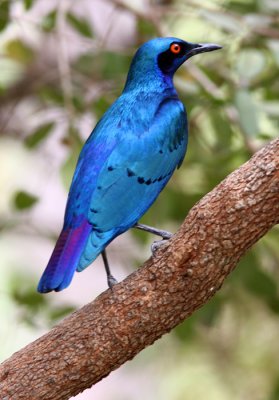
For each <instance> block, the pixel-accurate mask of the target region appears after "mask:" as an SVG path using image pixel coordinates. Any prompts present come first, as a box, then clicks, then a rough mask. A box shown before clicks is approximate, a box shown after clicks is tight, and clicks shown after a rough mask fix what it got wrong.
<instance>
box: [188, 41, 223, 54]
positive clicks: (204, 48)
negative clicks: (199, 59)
mask: <svg viewBox="0 0 279 400" xmlns="http://www.w3.org/2000/svg"><path fill="white" fill-rule="evenodd" d="M191 47H192V48H191V50H190V51H189V52H188V54H187V58H190V57H192V56H195V55H196V54H200V53H207V52H208V51H214V50H219V49H222V46H219V45H218V44H214V43H191Z"/></svg>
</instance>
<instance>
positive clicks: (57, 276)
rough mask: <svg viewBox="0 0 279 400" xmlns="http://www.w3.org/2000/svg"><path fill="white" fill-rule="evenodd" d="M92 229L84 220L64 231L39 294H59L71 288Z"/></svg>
mask: <svg viewBox="0 0 279 400" xmlns="http://www.w3.org/2000/svg"><path fill="white" fill-rule="evenodd" d="M91 229H92V226H91V225H90V224H89V223H88V222H87V221H86V220H83V222H82V223H81V224H80V225H79V226H77V227H75V228H66V229H63V230H62V232H61V234H60V236H59V238H58V241H57V243H56V246H55V248H54V250H53V253H52V255H51V257H50V260H49V262H48V265H47V267H46V269H45V271H44V273H43V275H42V277H41V279H40V282H39V285H38V292H40V293H47V292H51V291H52V290H55V291H56V292H59V291H60V290H63V289H65V288H66V287H67V286H69V284H70V282H71V280H72V278H73V275H74V272H75V270H76V267H77V265H78V263H79V259H80V256H81V254H82V252H83V249H84V246H85V244H86V242H87V239H88V236H89V235H90V232H91Z"/></svg>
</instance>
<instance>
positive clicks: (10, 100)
mask: <svg viewBox="0 0 279 400" xmlns="http://www.w3.org/2000/svg"><path fill="white" fill-rule="evenodd" d="M15 3H16V4H17V5H19V4H22V5H23V6H24V7H25V10H26V13H27V14H24V15H26V16H27V17H28V12H32V10H33V8H34V7H36V6H37V5H38V3H39V1H38V0H37V1H35V0H24V1H23V2H20V1H17V2H15ZM110 3H113V4H114V12H115V13H116V14H117V13H120V14H121V13H122V12H124V13H126V14H127V13H128V14H129V15H130V16H131V18H132V19H133V21H134V22H135V32H134V33H133V36H132V38H133V39H132V40H130V43H133V45H129V44H127V43H128V42H129V41H127V42H125V43H126V44H125V43H124V44H123V43H119V48H116V47H117V46H115V45H109V43H110V39H111V38H110V29H112V28H113V26H106V30H105V33H106V34H105V35H104V37H102V38H100V37H98V34H97V33H96V27H95V26H94V23H93V22H92V20H91V19H90V18H89V16H87V15H86V12H85V13H82V12H81V10H80V9H78V8H76V7H72V6H71V5H70V4H69V6H68V8H67V9H66V10H64V9H61V7H59V6H58V5H57V6H55V7H53V9H48V10H47V12H46V13H41V14H40V17H38V18H37V19H36V23H34V24H33V25H32V18H31V25H32V29H33V30H34V32H35V33H36V35H37V38H38V40H37V42H36V43H35V44H34V42H32V41H30V40H25V36H24V34H22V35H21V34H19V33H18V30H15V34H14V35H6V36H4V37H3V40H2V41H1V43H2V44H1V49H2V54H3V56H2V60H0V66H1V65H2V68H3V70H5V69H4V68H7V65H8V66H9V74H8V75H7V76H6V75H5V74H4V77H3V78H1V79H0V93H1V96H0V104H1V113H0V135H1V136H0V138H1V137H9V138H13V139H14V140H16V141H18V142H21V143H22V144H23V145H24V146H25V147H27V148H28V149H29V151H30V152H38V151H40V150H41V149H42V148H44V146H47V145H48V142H49V141H50V140H52V143H53V138H52V136H53V135H54V133H55V130H56V129H57V123H58V121H57V118H56V117H55V116H53V113H52V111H53V110H56V114H54V115H60V116H61V115H62V116H63V122H64V125H63V134H62V139H61V136H60V138H59V139H57V142H56V145H57V146H60V145H61V143H62V145H63V146H64V147H63V148H64V151H65V152H66V157H65V159H64V161H63V163H62V164H61V166H60V175H61V184H62V185H65V188H66V189H68V187H69V184H70V180H71V176H72V174H73V170H74V166H75V163H76V160H77V157H78V154H79V151H80V148H81V145H82V143H83V142H84V140H85V137H86V135H89V133H90V132H89V131H88V132H84V131H82V129H81V128H80V127H81V124H80V122H81V121H82V120H83V119H84V118H85V116H88V115H90V116H91V117H92V119H93V120H98V119H99V118H100V117H101V116H102V114H103V113H104V111H105V110H106V109H107V107H109V105H110V104H111V103H112V102H113V101H114V100H115V99H116V98H117V97H118V96H119V94H120V93H121V90H122V88H123V85H124V82H125V78H126V75H127V71H128V68H129V64H130V62H131V59H132V56H133V54H134V52H135V49H136V48H137V47H138V46H139V45H140V44H141V43H142V42H144V41H145V40H148V39H150V38H152V37H154V36H160V35H164V36H179V37H182V38H185V39H186V40H189V41H201V42H202V41H204V42H205V41H206V42H209V41H211V42H214V41H215V42H217V43H219V44H221V45H223V50H222V51H219V52H216V53H212V54H210V55H203V56H200V57H195V59H192V60H191V61H190V62H189V63H186V65H185V66H183V67H182V68H181V69H180V71H179V72H178V73H177V76H176V78H175V83H176V87H177V90H178V92H179V95H180V98H181V99H182V101H183V102H184V104H185V105H186V107H187V112H188V117H189V131H190V136H189V147H188V153H187V156H186V159H185V161H184V163H183V165H182V167H181V169H180V171H179V172H177V173H176V174H175V175H174V177H173V178H172V180H171V182H170V184H169V185H168V187H167V189H166V190H165V191H164V192H163V193H162V195H161V196H160V198H159V199H158V201H157V202H156V204H155V205H154V206H153V207H152V208H151V210H150V211H149V212H148V213H147V214H146V215H145V216H144V218H143V220H142V222H144V223H147V224H151V225H155V226H158V227H164V228H168V229H170V230H175V229H176V228H177V227H178V226H179V224H180V223H181V221H182V220H183V218H184V217H185V215H186V214H187V212H188V211H189V210H190V208H191V207H192V206H193V205H194V204H195V202H197V201H198V200H199V199H200V198H201V197H202V196H204V195H205V194H206V193H207V192H208V191H210V190H211V189H212V188H213V187H214V186H215V185H217V184H218V183H219V182H220V181H221V180H222V179H224V178H225V176H226V175H227V174H229V173H230V172H231V171H233V170H234V169H236V168H237V167H238V166H239V165H241V164H242V163H244V162H245V161H246V160H247V159H249V158H250V156H251V155H252V154H253V153H254V152H255V151H256V150H257V149H258V148H260V147H261V146H262V145H264V144H265V143H266V142H267V141H270V140H271V139H272V138H274V137H276V136H278V125H279V100H278V94H279V80H278V74H279V15H278V11H279V7H278V2H277V1H272V0H263V1H256V0H222V1H221V0H212V1H209V0H208V1H202V0H191V1H182V0H177V1H159V0H157V1H153V2H150V3H149V2H148V1H147V2H144V3H145V5H143V3H142V4H141V2H140V1H139V2H135V3H129V4H128V2H123V3H122V2H121V1H111V2H110ZM92 7H93V5H92ZM61 21H62V22H61ZM16 23H17V21H16V22H15V20H14V17H13V15H12V10H11V2H10V1H2V2H1V3H0V31H2V32H3V34H5V30H7V29H8V28H9V29H12V27H13V26H14V25H15V24H16ZM111 24H112V25H113V22H111ZM104 25H105V23H104ZM61 27H62V28H63V29H64V30H67V32H65V31H62V32H61V29H62V28H61ZM123 30H125V27H123ZM69 32H71V33H72V34H74V35H75V38H78V46H77V45H76V46H75V51H73V52H71V57H70V56H69V55H68V53H69V49H72V42H71V38H70V35H69V34H68V33H69ZM75 40H76V39H75ZM38 42H39V43H40V44H39V45H38ZM49 42H50V43H51V42H52V43H53V42H55V44H56V49H55V50H56V51H53V49H52V50H50V47H48V46H47V45H46V44H47V43H49ZM62 42H63V43H62ZM65 46H66V47H68V52H67V51H65V49H64V47H65ZM47 52H49V53H50V54H47ZM5 76H6V78H5ZM4 78H5V79H4ZM20 104H21V105H24V104H25V105H27V106H28V110H29V109H30V108H31V109H32V113H33V115H35V116H36V113H39V112H40V111H41V110H45V114H46V115H49V117H48V118H47V119H46V121H37V122H36V124H35V125H34V124H33V125H32V126H31V127H30V125H29V124H28V121H27V120H26V119H24V120H21V121H20V129H19V123H18V124H16V123H15V120H16V118H19V117H17V116H16V112H15V111H16V107H17V106H19V105H20ZM11 110H12V112H14V116H13V117H12V118H9V119H7V114H10V113H11ZM91 128H93V126H91ZM61 129H62V128H61ZM38 202H40V198H37V195H33V194H32V193H29V192H28V191H25V189H24V188H22V187H18V189H17V191H16V192H15V193H13V194H12V195H11V203H12V204H13V207H16V209H17V211H18V212H19V213H22V214H24V213H26V212H28V213H30V212H32V207H33V206H35V205H36V204H38ZM0 212H1V210H0ZM1 218H2V216H1V214H0V226H2V227H3V228H2V232H1V233H5V226H6V225H5V223H1ZM3 219H4V217H3ZM16 222H17V220H16V217H15V216H14V215H13V224H12V227H13V228H16ZM7 226H8V225H7ZM9 229H10V228H9ZM42 234H43V235H44V232H42ZM132 234H133V235H134V236H135V238H136V240H138V243H139V246H143V247H144V246H146V243H147V242H148V243H150V242H149V241H150V237H149V236H146V235H145V234H144V233H142V232H137V231H134V230H133V232H132ZM45 236H46V237H48V236H49V233H48V232H45ZM30 240H32V238H30ZM278 243H279V231H278V227H277V228H274V229H273V230H272V231H271V232H270V233H269V234H268V235H266V237H264V238H263V239H262V240H261V241H260V242H259V243H258V244H257V245H256V246H254V248H253V249H252V250H251V251H249V253H248V254H247V256H246V257H244V258H243V259H242V260H241V261H240V263H239V266H238V268H237V269H236V271H235V272H234V273H233V274H232V276H231V278H230V279H229V280H228V281H227V282H226V284H225V285H224V287H223V288H222V290H221V291H220V292H219V293H218V294H217V295H216V296H215V297H214V298H213V299H212V300H211V302H210V303H209V304H207V305H206V306H205V307H203V308H202V309H201V310H200V311H198V312H197V313H195V314H194V315H193V316H192V317H191V318H190V319H188V320H187V321H185V322H184V323H183V324H182V325H180V326H179V327H178V328H176V329H175V330H174V331H173V335H174V337H175V338H176V340H177V341H178V342H179V343H181V346H182V347H183V346H186V347H187V348H190V347H191V346H193V347H195V346H196V345H197V343H200V341H201V340H202V341H203V346H205V347H206V346H207V347H206V348H207V349H208V350H209V349H210V348H211V345H212V334H213V333H214V332H215V335H218V334H220V335H221V334H222V328H221V327H222V323H223V322H222V321H224V319H225V318H226V315H227V312H228V309H229V310H231V312H232V315H233V317H231V320H230V321H234V322H235V323H241V324H245V323H246V321H245V318H246V317H247V320H248V319H249V318H248V315H249V313H251V312H252V313H254V317H255V321H256V322H255V324H256V326H257V327H258V328H259V329H260V328H261V326H262V325H265V324H266V326H270V327H271V328H270V329H275V328H274V326H276V327H277V329H278V316H279V294H278V276H279V273H278V264H279V246H278ZM137 261H138V260H137ZM141 261H142V260H141ZM135 264H136V261H135ZM32 279H33V278H32ZM32 279H31V281H32ZM28 282H30V277H29V275H28V274H27V275H26V276H25V277H21V279H11V281H10V288H11V290H10V296H11V299H12V301H14V302H15V303H16V304H17V305H18V307H20V309H21V310H22V312H21V320H22V321H25V322H26V323H28V324H31V325H33V326H36V324H37V320H38V318H39V320H40V321H41V323H43V324H49V323H53V322H55V321H56V320H57V319H59V317H62V316H64V315H65V314H66V313H67V312H70V311H71V310H72V306H67V305H66V306H63V307H61V308H59V307H58V308H57V306H56V307H53V305H52V304H51V303H50V302H49V300H46V298H45V297H43V296H41V295H38V294H37V293H35V292H34V285H33V284H29V283H28ZM251 310H252V311H251ZM236 315H237V316H236ZM39 316H40V317H39ZM42 316H44V317H42ZM245 316H246V317H245ZM271 320H272V321H274V324H275V325H272V323H271V322H270V321H271ZM42 321H43V322H42ZM268 324H269V325H268ZM247 326H249V327H251V328H249V329H250V331H249V334H248V336H249V335H250V337H251V338H252V337H255V340H256V338H257V337H258V336H257V335H255V332H254V330H253V329H254V328H253V326H254V325H253V324H252V323H251V322H250V323H249V324H248V322H247ZM218 327H219V328H220V329H219V330H218ZM272 327H273V328H272ZM247 329H248V328H247ZM204 332H206V334H204ZM277 333H278V332H277ZM210 338H211V339H210ZM230 340H231V341H232V343H234V344H235V346H232V348H228V349H227V353H226V357H227V363H228V364H229V363H231V364H232V367H231V371H233V368H236V367H237V366H238V365H239V364H238V363H241V362H240V361H239V360H238V361H237V360H236V358H235V357H236V355H235V353H234V350H235V349H239V348H241V352H242V354H243V353H245V351H244V348H245V346H242V347H241V346H240V344H239V343H240V342H237V335H235V337H234V338H233V339H232V338H230ZM247 340H248V339H247ZM248 342H249V340H248ZM248 342H247V343H246V347H247V348H249V343H248ZM237 343H238V344H237ZM214 345H215V349H216V354H217V353H218V351H219V352H221V353H222V346H221V344H219V343H218V340H216V341H215V343H214ZM238 345H239V346H238ZM273 345H274V346H275V343H274V342H272V341H271V342H269V341H267V344H266V346H265V344H264V343H261V346H262V350H261V351H262V352H263V354H265V355H266V357H267V358H268V357H269V359H270V360H271V363H272V362H273V363H275V364H276V362H277V366H276V367H274V368H273V369H272V370H271V369H270V370H269V369H268V368H267V370H266V372H261V373H262V376H263V380H264V381H265V382H266V384H265V385H263V386H262V387H261V388H260V389H259V393H260V395H259V396H256V395H253V398H254V399H270V400H275V399H278V398H279V397H278V393H279V389H278V387H279V384H278V377H279V358H278V355H276V354H270V346H273ZM218 346H219V347H218ZM235 351H236V350H235ZM220 357H222V355H221V356H220ZM272 357H273V358H272ZM201 363H203V359H202V355H201ZM259 363H261V361H259ZM250 367H251V368H253V367H252V366H250ZM241 368H242V370H243V371H247V370H245V368H244V367H243V365H241ZM247 368H249V367H247ZM219 372H220V373H222V367H220V371H219ZM240 384H241V383H240ZM228 386H229V385H228ZM263 388H264V389H263ZM229 390H230V389H229V388H228V391H229ZM245 390H246V387H245V388H244V384H243V392H242V393H245V394H246V397H245V395H244V396H243V397H241V395H239V396H237V395H236V396H234V397H230V396H229V395H228V396H227V397H223V398H228V399H229V398H235V399H236V398H237V399H238V398H239V399H240V398H250V395H249V394H248V397H247V393H248V392H249V391H248V392H245ZM261 390H262V391H261ZM239 393H241V390H239ZM178 398H185V397H177V399H178ZM191 398H192V397H191ZM189 399H190V397H189Z"/></svg>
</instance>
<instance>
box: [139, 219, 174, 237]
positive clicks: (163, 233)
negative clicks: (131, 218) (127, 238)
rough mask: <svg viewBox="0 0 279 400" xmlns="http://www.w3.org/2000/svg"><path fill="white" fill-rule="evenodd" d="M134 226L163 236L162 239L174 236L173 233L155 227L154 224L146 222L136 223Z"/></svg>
mask: <svg viewBox="0 0 279 400" xmlns="http://www.w3.org/2000/svg"><path fill="white" fill-rule="evenodd" d="M133 228H137V229H141V230H142V231H145V232H149V233H153V235H157V236H161V238H162V239H164V240H168V239H170V238H171V237H172V235H173V234H172V233H171V232H168V231H163V230H161V229H157V228H153V226H148V225H144V224H138V223H137V224H135V225H134V226H133Z"/></svg>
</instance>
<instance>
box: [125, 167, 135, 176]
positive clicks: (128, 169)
mask: <svg viewBox="0 0 279 400" xmlns="http://www.w3.org/2000/svg"><path fill="white" fill-rule="evenodd" d="M127 175H128V176H129V177H131V176H135V175H136V174H135V173H134V172H133V171H132V170H131V169H130V168H127Z"/></svg>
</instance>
